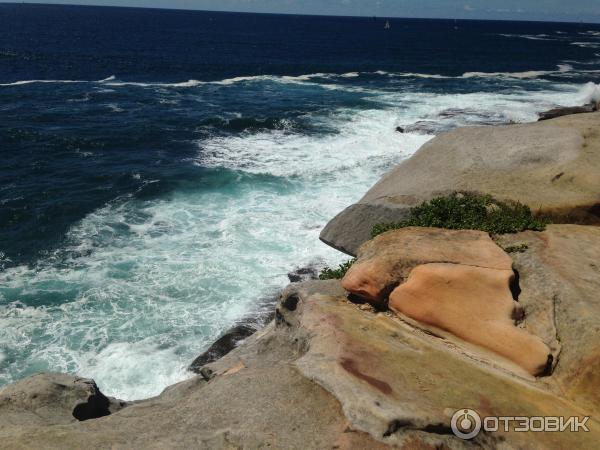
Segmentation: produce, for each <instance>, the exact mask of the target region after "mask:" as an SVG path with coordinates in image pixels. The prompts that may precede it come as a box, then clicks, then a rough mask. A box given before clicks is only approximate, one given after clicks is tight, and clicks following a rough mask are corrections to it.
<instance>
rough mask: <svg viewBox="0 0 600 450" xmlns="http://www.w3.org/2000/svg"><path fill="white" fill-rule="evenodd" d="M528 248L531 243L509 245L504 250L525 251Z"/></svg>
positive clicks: (511, 251) (510, 251)
mask: <svg viewBox="0 0 600 450" xmlns="http://www.w3.org/2000/svg"><path fill="white" fill-rule="evenodd" d="M528 248H529V245H527V244H518V245H509V246H508V247H505V248H504V251H505V252H506V253H525V252H526V251H527V249H528Z"/></svg>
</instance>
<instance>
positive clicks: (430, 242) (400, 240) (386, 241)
mask: <svg viewBox="0 0 600 450" xmlns="http://www.w3.org/2000/svg"><path fill="white" fill-rule="evenodd" d="M357 253H358V260H357V261H356V262H355V263H354V264H353V265H352V267H350V269H349V270H348V272H347V273H346V276H345V277H344V279H343V281H342V286H343V287H344V289H346V290H347V291H349V292H351V293H353V294H354V295H356V296H358V297H361V298H363V299H365V300H367V301H368V302H369V303H372V304H374V305H376V306H381V305H382V304H383V303H384V302H385V301H386V300H387V297H388V296H389V294H390V293H391V292H392V290H393V289H394V288H395V287H396V286H398V285H399V284H400V283H402V282H404V281H405V280H406V279H407V278H408V276H409V274H410V272H411V271H412V269H413V268H414V267H416V266H418V265H421V264H426V263H435V262H451V263H456V264H465V265H471V266H478V267H487V268H492V269H500V270H508V271H510V272H511V273H512V260H511V258H510V257H509V256H508V255H507V254H506V253H505V252H504V251H503V250H502V249H501V248H500V247H498V246H497V245H496V244H495V243H494V241H492V240H491V239H490V236H489V235H488V234H487V233H484V232H482V231H474V230H443V229H439V228H421V227H407V228H402V229H400V230H396V231H390V232H387V233H383V234H381V235H379V236H377V237H376V238H375V239H372V240H370V241H368V242H366V243H365V244H364V245H363V246H362V247H360V249H359V251H358V252H357Z"/></svg>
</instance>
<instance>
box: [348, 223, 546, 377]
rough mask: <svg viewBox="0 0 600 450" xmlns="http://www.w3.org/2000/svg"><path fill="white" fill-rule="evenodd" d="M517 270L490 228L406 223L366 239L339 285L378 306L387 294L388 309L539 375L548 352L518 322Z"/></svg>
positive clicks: (384, 303)
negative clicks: (514, 289) (514, 286)
mask: <svg viewBox="0 0 600 450" xmlns="http://www.w3.org/2000/svg"><path fill="white" fill-rule="evenodd" d="M514 277H515V274H514V272H513V270H512V260H511V258H510V257H509V256H508V255H507V254H506V253H505V252H504V251H503V250H502V249H501V248H500V247H498V246H497V245H496V244H495V243H494V242H493V241H492V240H491V239H490V237H489V235H488V234H487V233H484V232H480V231H473V230H444V229H438V228H419V227H409V228H403V229H400V230H395V231H389V232H387V233H384V234H382V235H380V236H378V237H376V238H375V239H373V240H371V241H368V242H366V243H365V244H364V245H363V246H362V247H361V248H360V249H359V251H358V260H357V261H356V262H355V263H354V265H353V266H352V267H351V268H350V270H348V273H347V274H346V276H345V277H344V279H343V280H342V286H343V287H344V288H345V289H346V290H348V291H349V292H350V293H351V294H353V295H355V296H358V297H361V298H364V299H366V300H367V301H369V302H370V303H372V304H374V305H376V306H379V307H383V306H385V305H386V304H387V297H388V296H389V306H390V308H391V309H392V310H393V311H395V312H397V313H401V314H404V315H405V316H408V317H410V318H412V319H414V320H416V321H419V322H422V323H426V324H428V325H432V326H434V327H437V328H441V329H442V330H445V331H448V332H450V333H452V334H454V335H455V336H458V337H460V338H462V339H464V340H465V341H468V342H470V343H472V344H475V345H479V346H482V347H484V348H486V349H489V350H491V351H493V352H496V353H498V354H500V355H502V356H503V357H505V358H508V359H510V360H512V361H514V362H515V363H517V364H518V365H519V366H520V367H522V368H524V369H525V370H526V371H527V372H528V373H530V374H532V375H538V374H541V373H544V372H546V371H547V370H548V367H549V361H550V363H551V362H552V359H553V356H552V355H551V352H550V349H549V348H548V347H547V346H546V345H545V344H544V343H543V342H542V340H541V339H539V338H537V337H535V336H532V335H531V334H529V333H527V332H525V331H523V330H521V329H518V328H517V327H516V326H515V323H514V317H515V316H516V314H515V311H516V310H517V304H516V303H515V301H514V299H513V295H512V293H511V289H510V288H511V283H512V282H513V281H514ZM396 286H398V287H396ZM392 290H393V292H392ZM390 292H391V295H390Z"/></svg>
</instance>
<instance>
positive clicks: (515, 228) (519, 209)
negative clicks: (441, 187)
mask: <svg viewBox="0 0 600 450" xmlns="http://www.w3.org/2000/svg"><path fill="white" fill-rule="evenodd" d="M547 224H548V220H546V219H544V218H538V217H535V216H534V215H533V214H532V213H531V210H530V209H529V207H528V206H527V205H523V204H521V203H519V202H513V201H499V200H496V199H494V198H493V197H492V196H491V195H482V194H476V193H460V192H456V193H454V194H451V195H448V196H445V197H436V198H434V199H431V200H429V201H427V202H423V203H422V204H421V205H419V206H417V207H415V208H412V209H411V210H410V216H409V217H408V218H407V219H406V220H403V221H401V222H398V223H379V224H376V225H375V226H374V227H373V230H372V232H371V235H372V237H375V236H377V235H379V234H381V233H384V232H386V231H389V230H396V229H399V228H405V227H436V228H447V229H451V230H463V229H470V230H481V231H487V232H488V233H491V234H505V233H516V232H519V231H525V230H534V231H543V230H544V229H545V228H546V225H547Z"/></svg>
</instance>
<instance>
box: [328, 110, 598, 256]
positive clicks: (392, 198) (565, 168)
mask: <svg viewBox="0 0 600 450" xmlns="http://www.w3.org/2000/svg"><path fill="white" fill-rule="evenodd" d="M598 129H600V112H596V113H591V114H578V115H571V116H565V117H559V118H557V119H553V120H547V121H543V122H537V123H531V124H522V125H507V126H495V127H466V128H459V129H456V130H453V131H450V132H448V133H444V134H442V135H440V136H438V137H436V138H434V139H433V140H431V141H429V142H428V143H426V144H425V145H423V146H422V147H421V148H420V149H419V150H418V151H417V152H416V153H415V154H414V155H413V156H412V157H411V158H409V159H407V160H406V161H404V162H403V163H401V164H400V165H398V166H397V167H395V168H394V169H392V170H391V171H390V172H388V173H387V174H386V175H385V176H384V177H383V178H382V179H381V180H380V181H379V182H378V183H377V184H375V186H373V187H372V188H371V189H370V190H369V191H368V192H367V193H366V195H365V196H364V197H363V198H362V199H361V200H359V202H358V203H357V204H355V205H352V206H350V207H348V208H347V209H345V210H344V211H342V212H341V213H340V214H338V215H337V216H336V217H335V218H334V219H332V220H331V221H330V222H329V223H328V224H327V225H326V227H325V228H324V229H323V231H322V232H321V236H320V237H321V240H322V241H323V242H325V243H326V244H328V245H331V246H332V247H334V248H336V249H338V250H341V251H343V252H345V253H348V254H350V255H356V253H357V251H358V248H359V247H360V245H361V244H362V243H364V242H366V241H367V240H369V239H370V237H371V230H372V228H373V226H374V225H375V224H377V223H381V222H397V221H401V220H403V219H405V218H406V217H407V215H408V214H409V211H410V208H411V207H414V206H417V205H419V204H421V203H422V202H424V201H427V200H431V199H432V198H434V197H437V196H441V195H448V194H450V193H453V192H457V191H470V192H478V193H482V194H491V195H492V196H494V197H495V198H497V199H498V200H513V201H518V202H521V203H524V204H526V205H528V206H529V207H530V208H531V210H532V211H534V212H535V213H540V214H545V215H549V216H552V217H553V220H554V221H556V222H567V223H581V224H586V223H589V224H597V223H600V183H599V182H598V173H600V133H599V132H598Z"/></svg>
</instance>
